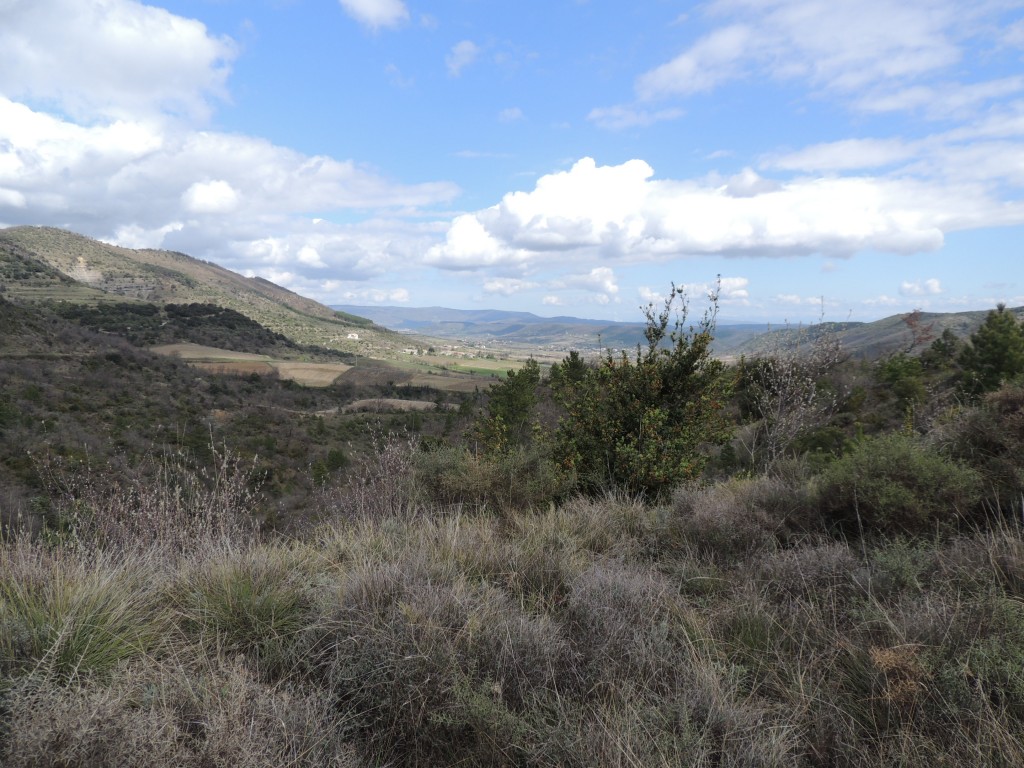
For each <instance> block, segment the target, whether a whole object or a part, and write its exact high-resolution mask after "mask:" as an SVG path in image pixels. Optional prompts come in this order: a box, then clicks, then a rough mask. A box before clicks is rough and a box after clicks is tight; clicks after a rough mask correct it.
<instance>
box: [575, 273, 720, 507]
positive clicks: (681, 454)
mask: <svg viewBox="0 0 1024 768" xmlns="http://www.w3.org/2000/svg"><path fill="white" fill-rule="evenodd" d="M677 300H678V302H679V306H678V308H677V307H676V302H677ZM717 306H718V305H717V300H716V298H715V297H714V296H712V304H711V307H710V308H709V309H708V310H707V312H706V313H705V315H704V318H703V319H702V320H701V322H700V323H699V324H698V325H697V326H696V327H693V326H691V327H690V330H689V332H687V331H686V330H684V327H685V325H684V324H685V321H686V313H687V304H686V298H685V296H684V295H683V291H682V289H681V288H677V287H676V286H674V285H673V286H672V292H671V294H670V296H669V298H668V299H667V300H666V301H665V306H664V308H663V309H662V311H661V312H660V313H656V312H655V310H654V306H653V305H651V306H649V307H648V308H647V310H646V311H645V314H646V318H647V323H646V328H645V330H644V335H645V337H646V338H647V346H646V347H644V346H641V345H637V348H636V354H635V355H634V356H630V355H628V354H627V353H626V352H625V351H623V352H620V353H619V354H616V353H614V352H612V351H611V350H608V352H607V353H606V354H605V356H604V357H603V358H601V360H600V362H599V363H598V364H597V365H596V366H595V367H593V368H588V369H586V370H585V371H580V375H582V377H583V378H582V379H581V380H580V381H579V382H578V383H577V384H575V386H572V387H571V388H565V390H564V391H563V392H562V394H561V397H562V404H563V405H564V407H565V409H566V415H565V417H564V418H563V419H562V422H561V424H560V425H559V429H558V434H557V437H556V448H555V452H556V456H557V458H558V460H559V463H560V465H561V466H563V467H565V468H566V469H568V470H571V471H572V472H574V473H576V474H577V476H578V477H579V480H580V483H581V485H582V487H583V488H584V490H587V491H589V492H597V493H604V492H606V491H608V490H610V489H614V488H622V489H624V490H626V491H627V492H629V493H636V494H642V495H645V496H649V497H652V498H656V497H664V496H665V495H667V493H668V492H670V491H671V490H672V488H674V487H675V486H677V485H679V484H680V483H682V482H684V481H687V480H693V479H694V478H697V477H699V476H700V474H701V473H702V472H703V471H704V467H705V466H706V465H707V463H708V460H709V457H710V451H709V449H710V448H713V447H716V446H722V445H724V444H725V443H727V442H728V441H729V439H730V438H731V436H732V427H731V424H729V423H728V421H727V419H726V418H725V416H724V405H725V399H726V398H727V397H728V395H729V389H730V386H731V384H730V379H731V376H730V375H729V374H727V373H726V371H725V366H724V364H723V363H722V362H721V361H720V360H717V359H715V358H714V356H713V355H712V354H711V342H712V341H713V336H714V326H715V313H716V311H717ZM673 312H675V314H676V320H675V324H674V325H673V326H672V327H671V329H670V327H669V320H670V318H671V317H672V315H673Z"/></svg>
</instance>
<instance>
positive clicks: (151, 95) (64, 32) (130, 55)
mask: <svg viewBox="0 0 1024 768" xmlns="http://www.w3.org/2000/svg"><path fill="white" fill-rule="evenodd" d="M236 55H237V46H236V45H235V43H234V42H233V41H232V40H230V39H229V38H226V37H218V36H214V35H212V34H210V32H209V31H208V30H207V29H206V27H205V26H204V25H203V24H202V23H200V22H199V21H196V20H193V19H185V18H182V17H181V16H176V15H174V14H172V13H170V12H168V11H166V10H164V9H162V8H154V7H152V6H149V5H143V4H142V3H141V2H137V1H136V0H6V1H5V2H3V3H0V92H2V93H4V94H6V95H7V96H8V97H11V98H20V99H27V100H32V101H44V102H48V103H56V104H58V105H60V108H61V109H62V110H63V111H64V112H66V113H67V114H70V115H73V116H75V117H77V118H92V117H95V116H97V115H101V116H105V117H113V118H118V117H121V118H123V117H126V116H129V115H132V116H136V117H137V116H140V115H150V116H152V115H154V114H161V113H165V112H172V113H175V114H184V115H188V116H191V117H204V116H206V115H207V114H208V112H209V105H208V99H209V98H210V97H222V96H224V95H225V93H226V91H225V80H226V78H227V76H228V74H229V71H230V67H231V63H232V62H233V60H234V59H235V57H236Z"/></svg>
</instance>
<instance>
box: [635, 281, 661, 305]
mask: <svg viewBox="0 0 1024 768" xmlns="http://www.w3.org/2000/svg"><path fill="white" fill-rule="evenodd" d="M636 292H637V295H638V296H639V297H640V300H641V301H642V302H643V303H644V304H664V303H665V298H666V297H665V295H664V294H662V293H658V292H657V291H655V290H654V289H652V288H650V287H649V286H646V285H642V286H640V287H639V288H637V291H636Z"/></svg>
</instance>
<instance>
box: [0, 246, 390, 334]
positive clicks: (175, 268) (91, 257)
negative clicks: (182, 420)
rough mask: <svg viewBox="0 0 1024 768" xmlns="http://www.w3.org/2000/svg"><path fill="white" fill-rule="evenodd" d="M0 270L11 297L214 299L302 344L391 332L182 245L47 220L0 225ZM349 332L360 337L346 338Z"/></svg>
mask: <svg viewBox="0 0 1024 768" xmlns="http://www.w3.org/2000/svg"><path fill="white" fill-rule="evenodd" d="M0 277H2V278H3V285H4V288H5V291H6V293H7V295H8V296H9V297H10V298H21V299H30V300H44V299H46V300H52V301H65V302H73V303H101V302H110V301H118V302H126V301H128V302H131V301H146V302H152V303H157V304H167V303H174V304H191V303H199V304H214V305H217V306H219V307H224V308H227V309H231V310H234V311H236V312H238V313H240V314H242V315H245V316H246V317H248V318H250V319H251V320H253V321H255V322H257V323H259V324H261V325H263V326H265V327H267V328H269V329H270V330H271V331H273V332H275V333H279V334H282V335H284V336H287V337H288V338H290V339H292V340H293V341H295V342H298V343H300V344H315V345H318V346H323V347H329V348H333V349H340V350H344V351H348V352H358V351H360V350H362V349H365V348H366V347H367V345H372V344H373V343H374V341H381V340H385V341H386V339H387V338H389V337H390V336H391V334H388V333H387V332H386V331H385V330H384V329H380V328H376V327H374V326H373V323H372V322H371V321H369V320H367V319H365V318H361V317H355V316H353V315H349V314H339V313H337V312H335V311H334V310H332V309H330V308H328V307H326V306H324V305H323V304H320V303H318V302H316V301H313V300H312V299H307V298H305V297H304V296H300V295H299V294H297V293H294V292H293V291H289V290H287V289H286V288H282V287H280V286H278V285H275V284H274V283H271V282H270V281H268V280H264V279H263V278H259V277H243V276H242V275H239V274H236V273H235V272H232V271H230V270H228V269H224V268H223V267H220V266H217V265H216V264H211V263H210V262H206V261H201V260H200V259H196V258H193V257H191V256H188V255H186V254H183V253H177V252H174V251H159V250H148V249H143V250H133V249H130V248H121V247H118V246H114V245H108V244H106V243H101V242H99V241H97V240H92V239H90V238H88V237H84V236H82V235H78V234H75V233H73V232H67V231H65V230H61V229H54V228H51V227H11V228H9V229H4V230H0ZM350 333H357V334H358V335H359V336H360V339H359V340H354V339H349V338H348V336H349V334H350Z"/></svg>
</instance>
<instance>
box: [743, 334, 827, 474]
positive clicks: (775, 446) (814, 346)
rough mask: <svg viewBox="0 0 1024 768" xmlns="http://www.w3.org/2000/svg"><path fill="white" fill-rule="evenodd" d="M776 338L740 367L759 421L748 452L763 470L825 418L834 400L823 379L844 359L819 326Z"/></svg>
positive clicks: (749, 402) (749, 403) (750, 405)
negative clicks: (772, 343)
mask: <svg viewBox="0 0 1024 768" xmlns="http://www.w3.org/2000/svg"><path fill="white" fill-rule="evenodd" d="M775 338H776V339H777V341H776V344H775V347H774V348H773V349H771V350H769V351H768V352H767V353H766V354H764V355H763V356H762V357H760V358H759V359H757V360H755V361H754V362H753V363H747V364H745V373H744V375H745V376H746V377H748V378H749V379H750V381H749V383H748V384H747V401H748V408H749V409H750V412H751V414H752V415H753V416H754V418H756V419H757V420H758V423H757V427H756V430H755V431H754V435H753V440H752V442H751V444H750V445H748V446H747V450H748V451H749V453H750V456H751V459H752V460H753V461H754V462H755V463H759V464H760V465H762V466H769V465H771V464H773V463H774V462H776V461H777V460H778V459H780V458H782V457H783V456H785V455H786V451H787V450H789V448H790V446H791V445H792V444H793V442H794V441H795V440H796V439H797V438H799V437H800V436H801V435H803V434H804V433H805V432H807V431H808V430H809V429H811V428H814V427H820V426H822V425H823V424H824V423H825V422H826V421H827V420H828V417H829V416H830V415H831V414H832V411H833V410H834V409H835V406H836V402H837V400H838V396H837V394H836V392H835V391H834V390H831V389H829V388H826V387H823V386H822V381H823V379H824V378H825V377H826V376H827V375H828V374H829V373H830V372H831V371H832V370H833V369H834V368H835V367H836V366H837V365H838V364H839V363H840V362H841V361H842V359H843V351H842V345H841V344H840V343H839V340H838V339H837V338H836V335H835V334H834V333H833V332H832V331H831V330H830V329H829V328H828V327H826V326H825V325H824V324H823V323H819V324H818V325H817V326H813V327H812V328H810V329H804V328H801V329H798V330H797V331H796V333H795V337H794V335H793V334H779V335H777V336H776V337H775ZM793 338H795V341H794V342H792V343H789V344H786V343H784V341H785V340H790V339H793Z"/></svg>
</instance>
